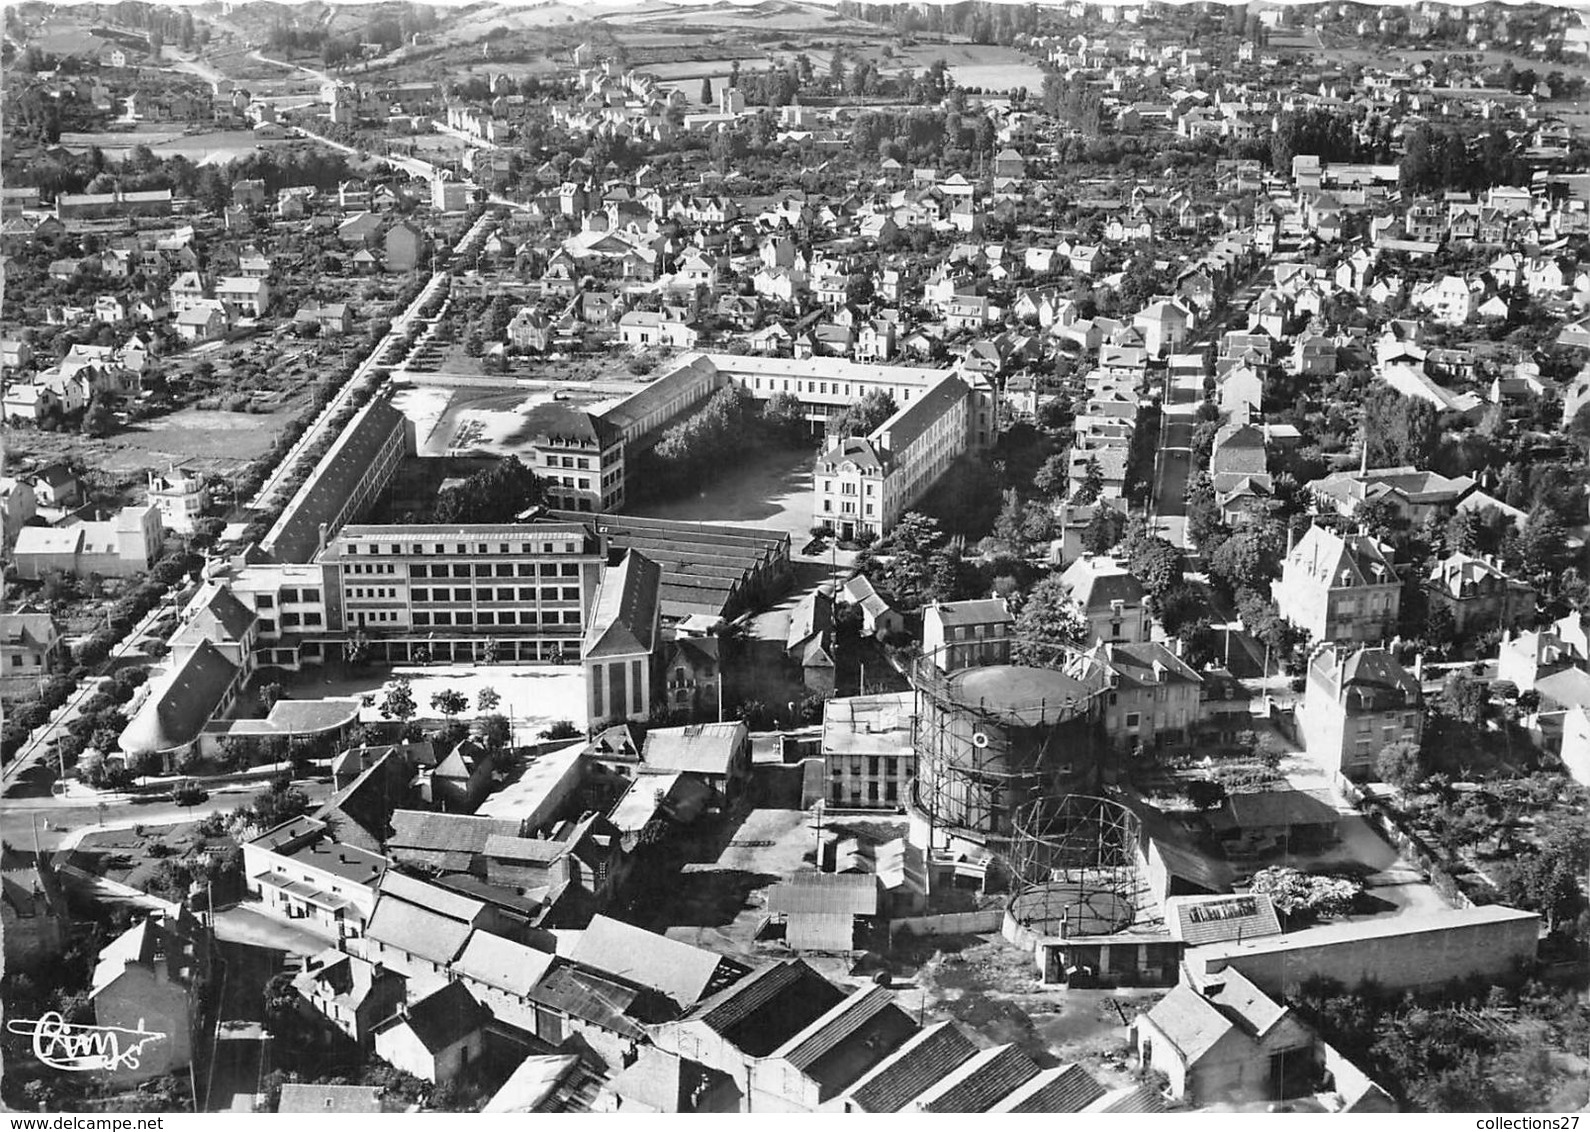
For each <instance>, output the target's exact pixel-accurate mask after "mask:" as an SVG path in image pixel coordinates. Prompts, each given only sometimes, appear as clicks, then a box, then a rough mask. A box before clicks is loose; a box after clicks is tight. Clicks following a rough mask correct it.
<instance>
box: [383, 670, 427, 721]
mask: <svg viewBox="0 0 1590 1132" xmlns="http://www.w3.org/2000/svg"><path fill="white" fill-rule="evenodd" d="M419 710H420V708H419V705H418V704H416V703H415V702H414V688H413V686H412V685H411V684H410V683H409V681H408V678H407V677H403V676H399V677H397V678H396V679H394V680H393V681H392V682H391V683H390V684H388V685H387V686H386V695H385V696H383V697H382V699H381V718H382V719H395V720H397V721H398V722H400V723H407V722H408V721H409V720H411V719H413V718H414V717H415V715H417V714H418V713H419Z"/></svg>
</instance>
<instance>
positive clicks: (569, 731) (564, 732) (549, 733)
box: [541, 719, 585, 742]
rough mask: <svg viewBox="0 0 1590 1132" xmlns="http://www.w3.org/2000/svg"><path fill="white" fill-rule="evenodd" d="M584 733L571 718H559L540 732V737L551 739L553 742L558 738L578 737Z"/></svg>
mask: <svg viewBox="0 0 1590 1132" xmlns="http://www.w3.org/2000/svg"><path fill="white" fill-rule="evenodd" d="M583 734H585V733H584V732H583V731H581V730H580V729H579V727H578V726H577V725H576V724H575V723H574V721H573V720H571V719H560V720H558V721H556V722H555V723H553V724H552V726H550V727H548V728H547V729H546V730H545V731H543V732H541V738H543V739H551V740H553V741H554V742H556V741H558V740H560V739H578V738H579V737H580V736H581V735H583Z"/></svg>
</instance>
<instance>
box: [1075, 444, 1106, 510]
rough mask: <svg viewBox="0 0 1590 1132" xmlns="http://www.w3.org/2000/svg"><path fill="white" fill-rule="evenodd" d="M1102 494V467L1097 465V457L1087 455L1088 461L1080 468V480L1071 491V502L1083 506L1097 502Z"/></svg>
mask: <svg viewBox="0 0 1590 1132" xmlns="http://www.w3.org/2000/svg"><path fill="white" fill-rule="evenodd" d="M1103 494H1104V469H1103V468H1102V467H1100V466H1099V461H1098V458H1097V457H1095V456H1089V457H1088V462H1087V463H1086V464H1085V465H1083V468H1082V482H1081V483H1079V484H1078V485H1077V489H1076V490H1075V491H1074V492H1072V493H1071V502H1072V503H1073V504H1074V505H1076V506H1078V507H1085V506H1087V505H1089V504H1091V503H1097V502H1098V501H1099V497H1100V496H1101V495H1103Z"/></svg>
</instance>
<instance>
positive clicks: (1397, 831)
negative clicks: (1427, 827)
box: [1336, 774, 1474, 908]
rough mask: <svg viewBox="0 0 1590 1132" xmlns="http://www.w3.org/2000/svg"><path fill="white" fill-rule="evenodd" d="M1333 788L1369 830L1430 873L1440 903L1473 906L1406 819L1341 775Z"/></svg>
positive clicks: (1427, 844)
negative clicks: (1359, 815)
mask: <svg viewBox="0 0 1590 1132" xmlns="http://www.w3.org/2000/svg"><path fill="white" fill-rule="evenodd" d="M1336 788H1337V789H1338V790H1339V791H1341V794H1342V797H1344V798H1346V799H1347V800H1348V801H1349V802H1350V803H1352V805H1353V808H1354V809H1356V810H1357V811H1358V812H1359V813H1360V814H1361V815H1363V818H1364V820H1365V821H1367V822H1368V823H1369V824H1370V826H1371V827H1372V828H1374V829H1375V830H1376V831H1377V832H1378V833H1379V834H1380V835H1381V836H1382V837H1384V838H1385V839H1386V840H1387V841H1389V842H1391V844H1392V845H1393V846H1395V847H1396V848H1397V850H1398V852H1400V853H1403V854H1406V855H1407V856H1408V857H1410V858H1412V860H1413V863H1414V864H1416V865H1418V866H1419V868H1421V869H1423V870H1424V871H1425V872H1426V873H1427V874H1429V877H1430V886H1431V887H1432V888H1434V889H1435V890H1436V891H1437V892H1438V893H1440V894H1441V898H1442V899H1443V900H1445V901H1447V902H1448V903H1449V904H1451V905H1453V906H1454V907H1456V908H1472V907H1474V901H1473V900H1471V899H1469V895H1468V893H1466V892H1464V891H1463V886H1462V885H1460V884H1459V883H1458V880H1457V877H1456V876H1454V875H1453V874H1452V871H1451V870H1450V869H1449V868H1448V867H1447V863H1446V860H1445V859H1444V858H1443V857H1442V855H1441V853H1440V851H1439V850H1437V849H1435V848H1434V847H1432V846H1431V845H1430V844H1429V842H1427V841H1425V839H1424V838H1423V837H1421V836H1419V833H1418V831H1416V830H1415V829H1413V828H1412V827H1411V826H1410V825H1408V823H1407V819H1406V818H1404V817H1403V816H1402V815H1401V814H1400V813H1398V812H1397V811H1395V810H1392V809H1390V808H1388V807H1387V806H1386V805H1385V804H1383V803H1382V802H1381V801H1380V800H1379V799H1377V798H1371V797H1370V796H1369V795H1368V794H1366V793H1365V792H1364V791H1363V790H1362V789H1360V788H1359V787H1358V786H1356V785H1355V784H1354V783H1353V782H1351V781H1350V780H1348V779H1347V778H1345V777H1343V776H1342V775H1340V774H1338V775H1337V776H1336Z"/></svg>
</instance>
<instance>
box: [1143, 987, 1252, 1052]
mask: <svg viewBox="0 0 1590 1132" xmlns="http://www.w3.org/2000/svg"><path fill="white" fill-rule="evenodd" d="M1148 1020H1149V1021H1150V1022H1152V1023H1153V1024H1154V1026H1156V1027H1157V1028H1158V1029H1159V1031H1160V1032H1161V1033H1163V1034H1164V1035H1165V1038H1166V1040H1167V1041H1169V1042H1170V1044H1171V1045H1172V1046H1173V1047H1175V1049H1176V1052H1178V1053H1179V1054H1181V1056H1182V1060H1183V1061H1184V1062H1185V1063H1186V1065H1187V1067H1188V1068H1189V1069H1191V1068H1192V1067H1194V1066H1195V1065H1197V1064H1198V1062H1199V1060H1200V1059H1202V1057H1203V1056H1204V1054H1206V1053H1208V1052H1209V1051H1210V1050H1212V1049H1214V1048H1215V1045H1216V1044H1217V1043H1218V1042H1219V1041H1220V1040H1221V1039H1222V1038H1224V1037H1225V1036H1226V1035H1227V1034H1229V1033H1231V1031H1232V1030H1234V1029H1236V1026H1235V1024H1234V1023H1233V1022H1232V1021H1231V1019H1229V1018H1227V1017H1226V1016H1225V1015H1224V1014H1222V1013H1221V1012H1220V1011H1219V1010H1217V1009H1215V1007H1214V1005H1213V1004H1212V1003H1210V1002H1209V1000H1208V999H1206V998H1204V996H1203V995H1201V994H1199V993H1198V992H1197V991H1196V990H1194V989H1193V988H1192V987H1189V986H1186V985H1181V986H1176V987H1172V988H1171V991H1170V993H1169V994H1167V995H1166V996H1165V997H1164V998H1162V999H1160V1000H1159V1002H1157V1003H1155V1004H1154V1008H1153V1009H1152V1010H1150V1011H1149V1012H1148Z"/></svg>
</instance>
